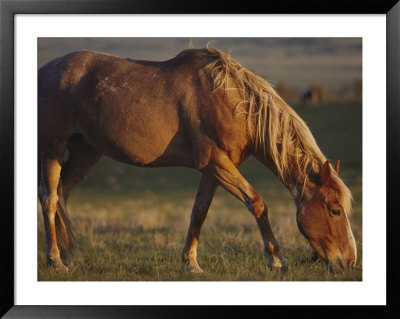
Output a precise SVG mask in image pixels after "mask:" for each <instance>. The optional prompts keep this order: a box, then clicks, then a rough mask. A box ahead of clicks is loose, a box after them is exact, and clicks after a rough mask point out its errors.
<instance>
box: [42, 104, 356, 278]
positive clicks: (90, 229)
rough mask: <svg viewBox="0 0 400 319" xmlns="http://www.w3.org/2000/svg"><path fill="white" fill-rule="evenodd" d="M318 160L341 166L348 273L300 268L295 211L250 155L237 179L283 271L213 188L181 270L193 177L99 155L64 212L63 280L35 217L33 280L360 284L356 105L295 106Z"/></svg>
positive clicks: (304, 245) (302, 242)
mask: <svg viewBox="0 0 400 319" xmlns="http://www.w3.org/2000/svg"><path fill="white" fill-rule="evenodd" d="M296 111H298V113H299V114H300V116H301V117H302V118H303V119H305V121H306V122H307V124H308V125H309V127H310V128H311V130H312V132H313V134H314V136H315V138H316V140H317V143H318V145H319V146H320V147H321V149H322V151H323V152H324V153H325V155H326V156H327V157H328V158H329V159H331V160H332V161H333V162H335V161H336V160H337V159H340V160H341V176H342V177H343V179H344V180H345V182H346V184H347V185H348V186H349V187H350V189H351V191H352V192H353V196H354V200H355V202H354V205H353V209H354V212H353V214H352V216H351V217H350V221H351V225H352V229H353V233H354V236H355V238H356V242H357V248H358V261H357V266H356V269H355V270H354V271H347V272H344V273H339V274H330V273H328V272H327V271H326V267H325V265H324V264H323V263H321V262H316V263H311V262H304V260H306V259H309V257H310V256H311V253H312V250H311V247H310V246H309V244H308V242H307V240H306V239H304V238H303V236H302V235H301V234H300V232H299V231H298V228H297V225H296V219H295V211H296V210H295V206H294V204H293V201H292V198H291V195H290V193H289V192H288V191H287V189H286V188H284V187H283V186H282V184H281V183H280V181H279V180H278V179H277V178H276V177H275V176H273V175H272V174H271V172H269V171H268V169H267V168H265V167H264V166H262V165H261V164H260V163H259V162H257V161H256V160H254V159H253V158H251V159H250V160H249V161H248V162H247V163H245V164H244V165H243V167H241V169H240V170H241V172H242V173H243V175H244V176H245V177H246V178H247V179H248V181H249V182H250V183H251V184H252V185H253V186H254V187H255V189H256V190H257V191H258V192H259V194H260V195H261V196H263V198H264V200H265V202H266V203H267V205H268V206H269V209H270V222H271V225H272V228H273V231H274V233H275V236H276V237H277V239H278V241H279V242H280V245H281V250H282V253H283V255H284V256H285V257H286V258H287V260H288V262H289V267H290V269H289V271H288V272H285V273H281V272H278V271H270V270H268V268H267V263H266V259H265V257H264V256H263V247H262V240H261V236H260V234H259V232H258V228H257V225H256V222H255V220H254V218H253V217H252V216H251V214H250V213H249V212H248V211H247V209H246V208H245V206H244V205H243V204H242V203H240V202H239V201H238V200H237V199H236V198H234V197H233V196H232V195H231V194H229V193H228V192H227V191H225V190H224V189H222V188H219V189H218V191H217V194H216V196H215V198H214V200H213V202H212V204H211V208H210V211H209V214H208V217H207V219H206V221H205V224H204V226H203V229H202V234H201V238H200V243H199V248H198V262H199V264H200V267H202V269H203V270H204V273H203V274H201V275H193V274H187V273H185V272H184V271H183V270H182V264H181V251H182V248H183V244H184V240H185V236H186V231H187V228H188V225H189V220H190V212H191V207H192V205H193V202H194V198H195V195H196V188H197V184H198V182H199V180H200V173H198V172H196V171H194V170H190V169H185V168H146V169H144V168H137V167H132V166H128V165H124V164H120V163H117V162H115V161H112V160H110V159H108V158H103V159H102V160H101V161H100V162H99V163H98V164H97V166H96V167H95V169H94V170H93V172H92V173H91V174H90V175H89V177H88V178H87V179H86V180H85V181H84V182H82V183H81V184H80V185H79V186H78V187H76V189H75V190H74V192H73V193H72V195H71V198H70V202H69V210H70V214H71V219H72V222H73V224H74V225H75V229H76V234H77V239H78V249H77V251H76V258H75V262H74V265H73V266H72V267H70V271H69V272H68V273H58V272H55V271H54V270H52V269H50V268H49V267H48V266H47V265H46V260H45V236H44V227H43V221H42V216H41V213H40V209H39V213H38V225H39V227H38V232H39V233H38V238H39V240H38V279H39V280H43V281H54V280H55V281H69V280H77V281H87V280H94V281H102V280H106V281H120V280H123V281H146V280H151V281H158V280H163V281H182V280H194V281H203V280H204V281H225V280H229V281H239V280H245V281H253V280H255V281H273V280H274V281H275V280H281V281H326V280H329V281H337V280H346V281H359V280H362V186H361V185H362V162H361V160H362V155H361V154H362V148H361V147H362V135H361V134H362V130H361V129H362V128H361V124H362V108H361V103H341V104H325V105H322V106H321V107H319V108H311V107H310V108H307V109H300V108H297V109H296Z"/></svg>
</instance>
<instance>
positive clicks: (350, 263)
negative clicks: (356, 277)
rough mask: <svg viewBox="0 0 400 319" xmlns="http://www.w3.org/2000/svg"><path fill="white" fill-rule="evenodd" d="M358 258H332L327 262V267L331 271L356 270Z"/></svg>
mask: <svg viewBox="0 0 400 319" xmlns="http://www.w3.org/2000/svg"><path fill="white" fill-rule="evenodd" d="M355 266H356V260H355V259H354V258H350V259H346V258H343V257H340V256H335V257H333V258H330V259H329V260H328V262H327V268H328V270H329V271H330V272H331V273H338V272H340V271H344V270H354V268H355Z"/></svg>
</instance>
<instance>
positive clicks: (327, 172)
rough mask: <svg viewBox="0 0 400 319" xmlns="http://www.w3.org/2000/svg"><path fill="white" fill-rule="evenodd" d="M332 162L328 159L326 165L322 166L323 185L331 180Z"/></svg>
mask: <svg viewBox="0 0 400 319" xmlns="http://www.w3.org/2000/svg"><path fill="white" fill-rule="evenodd" d="M331 174H332V171H331V163H329V161H326V162H325V163H324V165H322V168H321V181H322V185H327V184H328V183H329V180H330V178H331Z"/></svg>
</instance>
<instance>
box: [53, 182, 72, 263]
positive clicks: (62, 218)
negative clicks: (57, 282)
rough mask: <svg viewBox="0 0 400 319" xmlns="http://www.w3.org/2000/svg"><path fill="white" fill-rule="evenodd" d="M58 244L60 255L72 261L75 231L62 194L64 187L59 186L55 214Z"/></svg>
mask: <svg viewBox="0 0 400 319" xmlns="http://www.w3.org/2000/svg"><path fill="white" fill-rule="evenodd" d="M55 224H56V234H57V246H58V249H59V250H60V257H61V259H62V260H63V262H64V263H66V264H69V263H70V262H72V259H73V253H74V248H75V232H74V228H73V226H72V223H71V220H70V218H69V213H68V209H67V205H66V203H65V201H64V197H63V196H62V188H61V186H60V185H59V187H58V203H57V211H56V216H55Z"/></svg>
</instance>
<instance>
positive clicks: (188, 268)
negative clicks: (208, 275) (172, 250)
mask: <svg viewBox="0 0 400 319" xmlns="http://www.w3.org/2000/svg"><path fill="white" fill-rule="evenodd" d="M184 270H185V271H186V272H188V273H191V274H202V273H203V270H202V269H201V268H200V267H199V265H190V264H189V263H187V264H186V265H184Z"/></svg>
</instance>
